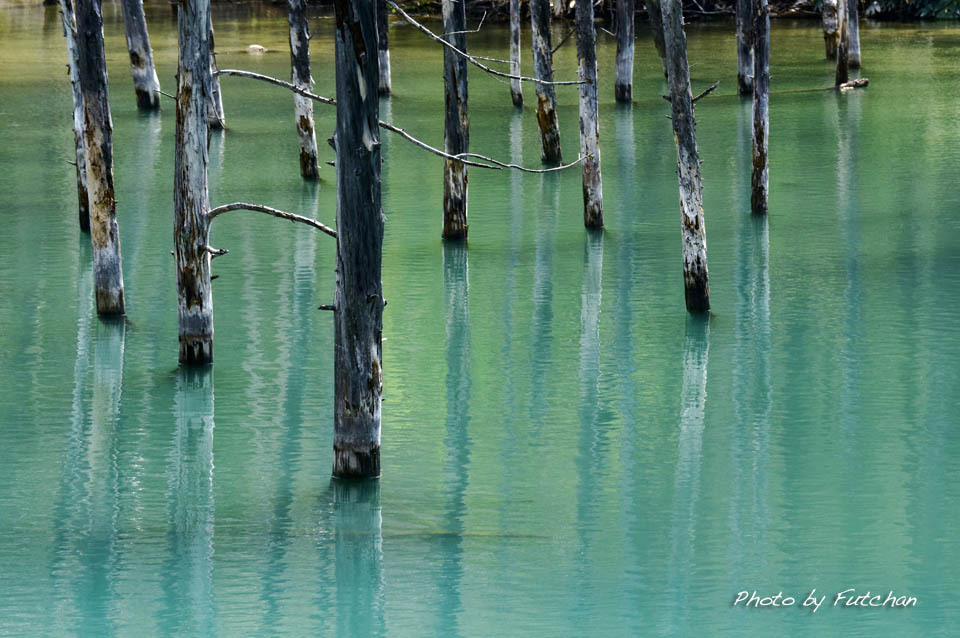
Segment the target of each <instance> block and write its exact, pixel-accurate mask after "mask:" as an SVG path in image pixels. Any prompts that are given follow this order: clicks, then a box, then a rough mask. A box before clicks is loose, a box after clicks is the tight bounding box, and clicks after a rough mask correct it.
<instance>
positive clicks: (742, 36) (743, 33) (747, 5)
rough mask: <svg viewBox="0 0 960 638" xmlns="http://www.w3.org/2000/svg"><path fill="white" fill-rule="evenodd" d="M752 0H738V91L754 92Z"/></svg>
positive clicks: (744, 92)
mask: <svg viewBox="0 0 960 638" xmlns="http://www.w3.org/2000/svg"><path fill="white" fill-rule="evenodd" d="M752 24H753V6H752V0H737V92H738V93H740V95H750V94H751V93H752V92H753V56H754V44H753V38H754V35H753V34H752V29H751V25H752Z"/></svg>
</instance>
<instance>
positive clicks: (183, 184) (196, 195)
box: [173, 0, 213, 364]
mask: <svg viewBox="0 0 960 638" xmlns="http://www.w3.org/2000/svg"><path fill="white" fill-rule="evenodd" d="M209 20H210V0H183V1H182V2H181V4H180V13H179V19H178V20H177V33H178V36H179V41H180V59H179V67H178V70H177V133H176V154H175V156H174V180H175V181H174V188H173V215H174V230H173V237H174V247H175V250H174V255H175V257H176V263H177V309H178V312H177V314H178V319H179V333H180V363H183V364H205V363H211V362H212V361H213V291H212V289H211V286H210V251H209V250H208V246H207V238H208V222H207V217H206V214H207V209H208V208H209V207H210V204H209V195H208V191H207V159H208V156H207V153H208V150H207V128H208V110H209V108H210V104H211V101H210V95H211V94H210V91H211V89H210V86H211V83H212V77H211V75H210V62H211V55H210V46H211V42H210V39H209V34H210V27H209V24H210V22H209Z"/></svg>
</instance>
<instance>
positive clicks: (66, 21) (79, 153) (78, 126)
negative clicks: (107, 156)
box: [60, 0, 90, 232]
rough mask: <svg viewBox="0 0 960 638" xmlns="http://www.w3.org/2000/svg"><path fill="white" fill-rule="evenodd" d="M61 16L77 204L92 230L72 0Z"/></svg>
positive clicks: (83, 225) (83, 224)
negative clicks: (69, 93)
mask: <svg viewBox="0 0 960 638" xmlns="http://www.w3.org/2000/svg"><path fill="white" fill-rule="evenodd" d="M60 17H61V19H62V20H63V35H64V38H65V39H66V41H67V68H68V69H69V74H70V88H71V90H72V92H73V146H74V151H75V154H76V163H77V166H76V168H77V204H78V205H79V212H80V230H81V231H85V232H88V231H89V230H90V202H89V198H88V196H87V161H86V154H85V153H84V151H83V98H82V97H81V95H80V75H79V71H78V66H79V64H80V54H79V53H78V51H77V20H76V17H75V16H74V14H73V2H72V0H60Z"/></svg>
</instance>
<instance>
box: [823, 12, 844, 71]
mask: <svg viewBox="0 0 960 638" xmlns="http://www.w3.org/2000/svg"><path fill="white" fill-rule="evenodd" d="M838 6H839V2H838V0H823V45H824V49H825V51H826V54H827V59H828V60H832V59H834V58H836V57H837V45H838V44H840V20H839V15H838Z"/></svg>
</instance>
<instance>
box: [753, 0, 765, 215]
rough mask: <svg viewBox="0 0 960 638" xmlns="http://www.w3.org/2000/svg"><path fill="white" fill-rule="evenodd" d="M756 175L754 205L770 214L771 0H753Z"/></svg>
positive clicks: (754, 155) (754, 175)
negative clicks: (768, 150)
mask: <svg viewBox="0 0 960 638" xmlns="http://www.w3.org/2000/svg"><path fill="white" fill-rule="evenodd" d="M753 17H754V22H753V53H754V56H755V57H754V65H755V66H754V75H753V77H754V80H755V81H754V85H753V175H752V177H751V180H750V182H751V187H752V188H751V194H750V208H751V210H752V211H753V212H754V213H755V214H758V215H766V213H767V205H768V201H769V197H770V193H769V185H770V176H769V160H768V159H767V142H768V136H769V134H770V11H769V9H768V7H767V0H753Z"/></svg>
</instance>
